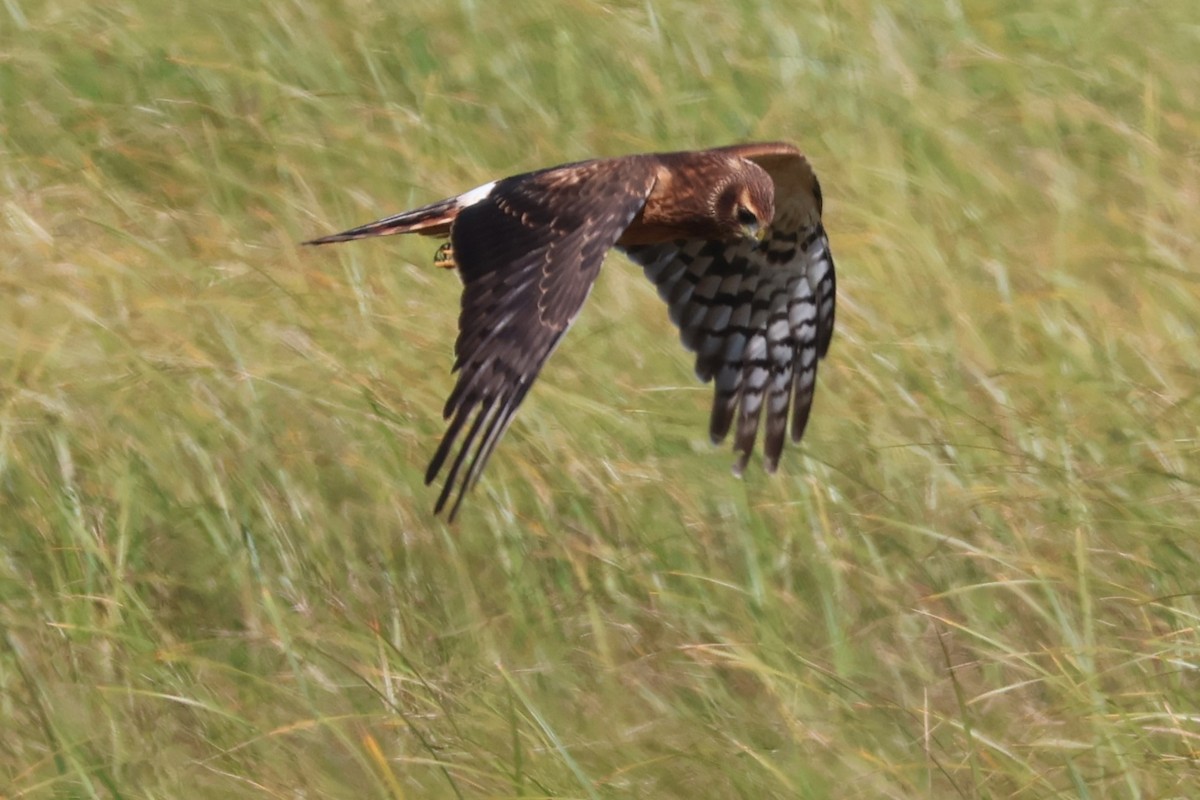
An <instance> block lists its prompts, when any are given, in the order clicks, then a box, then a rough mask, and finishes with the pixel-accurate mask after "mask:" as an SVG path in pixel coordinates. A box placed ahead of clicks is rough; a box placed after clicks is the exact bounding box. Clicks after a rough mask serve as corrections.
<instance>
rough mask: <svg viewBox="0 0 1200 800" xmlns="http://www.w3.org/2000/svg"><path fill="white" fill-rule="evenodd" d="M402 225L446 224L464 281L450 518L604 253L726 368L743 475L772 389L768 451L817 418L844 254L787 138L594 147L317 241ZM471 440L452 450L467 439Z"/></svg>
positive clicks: (446, 449) (726, 426) (434, 232)
mask: <svg viewBox="0 0 1200 800" xmlns="http://www.w3.org/2000/svg"><path fill="white" fill-rule="evenodd" d="M397 233H419V234H422V235H425V236H442V237H446V236H448V237H449V242H448V243H447V245H448V246H447V245H443V246H442V248H441V249H439V250H438V253H437V256H436V262H437V263H438V265H439V266H446V267H457V269H458V271H459V274H460V276H461V277H462V280H463V285H464V288H463V296H462V311H461V314H460V316H459V334H458V340H457V342H456V343H455V348H454V350H455V363H454V371H457V372H458V381H457V383H456V384H455V386H454V389H453V391H452V392H451V393H450V397H449V399H448V400H447V401H446V407H445V411H444V414H445V417H446V418H447V419H449V420H450V424H449V427H448V429H447V431H446V435H445V436H444V437H443V438H442V441H441V443H440V444H439V445H438V448H437V451H436V452H435V453H434V456H433V460H432V461H431V462H430V464H429V469H428V471H427V472H426V476H425V480H426V483H431V482H432V481H433V480H434V479H435V478H436V477H437V476H438V473H439V472H441V470H442V468H443V467H444V466H446V465H447V462H448V460H449V470H448V473H447V475H446V483H445V485H444V486H443V488H442V491H441V494H440V495H439V496H438V500H437V505H436V507H435V510H436V511H441V510H442V509H443V508H444V507H445V505H446V503H447V501H448V500H449V498H450V495H451V494H452V493H453V492H454V490H455V487H457V496H456V497H455V500H454V504H453V506H452V507H451V509H450V516H451V518H453V516H454V514H455V513H456V512H457V510H458V507H459V505H460V504H461V502H462V499H463V495H464V494H465V492H466V490H467V489H469V488H470V487H471V486H472V485H473V484H474V483H475V481H476V480H477V479H478V478H479V474H480V472H481V471H482V470H483V467H484V465H485V464H486V462H487V460H488V457H489V456H490V455H491V452H492V450H493V449H494V448H495V446H496V443H497V442H498V441H499V439H500V437H501V435H502V434H503V433H504V431H505V429H506V428H507V427H508V424H509V423H510V422H511V421H512V417H513V414H514V413H516V410H517V407H518V406H520V404H521V401H522V400H523V399H524V398H525V394H526V392H528V391H529V387H530V386H531V385H532V384H533V381H534V379H535V378H536V377H537V374H538V372H539V371H540V370H541V368H542V365H543V364H544V363H545V362H546V359H547V358H548V357H549V356H550V353H551V352H552V351H553V350H554V347H555V346H556V345H557V344H558V342H559V340H560V339H561V338H562V336H563V334H564V333H566V331H567V328H568V327H570V325H571V323H572V322H573V321H574V319H575V317H576V315H577V314H578V313H579V309H580V307H581V306H582V305H583V301H584V299H585V298H586V297H587V294H588V292H589V291H590V290H591V287H592V283H593V282H594V281H595V279H596V275H597V273H598V272H599V270H600V264H601V263H602V261H603V260H604V256H605V254H606V253H607V252H608V250H609V249H611V248H612V247H617V248H619V249H620V250H622V251H623V252H624V253H625V254H626V255H628V256H629V258H630V259H632V260H633V261H634V262H636V263H638V264H639V265H641V266H642V267H643V268H644V270H645V272H646V275H647V276H648V277H649V278H650V279H651V280H652V281H654V283H655V284H656V285H657V286H658V291H659V294H660V295H661V296H662V298H663V299H664V300H665V301H666V302H667V305H668V308H669V312H670V316H671V320H672V321H673V322H674V323H675V324H676V325H677V326H679V329H680V336H681V338H682V340H683V344H684V346H685V347H687V348H688V349H689V350H692V351H694V352H695V353H696V354H697V356H696V374H697V375H698V376H699V377H700V379H701V380H703V381H709V380H714V381H715V387H716V392H715V397H714V402H713V409H712V419H711V423H710V433H711V436H712V439H713V442H714V443H718V442H720V441H721V440H723V439H724V438H725V436H726V434H727V433H728V432H729V430H730V428H731V427H733V424H734V421H735V418H736V421H737V426H736V430H735V433H734V451H735V452H736V453H738V460H737V463H736V464H735V466H734V470H735V472H736V473H738V474H741V472H742V470H743V469H744V468H745V466H746V463H747V461H748V460H749V457H750V454H751V452H752V451H753V449H754V442H755V440H756V438H757V434H758V425H759V419H760V417H761V415H762V409H763V406H764V404H765V406H766V412H767V413H766V432H765V435H764V449H765V452H766V458H765V463H766V468H767V470H768V471H770V472H773V471H774V470H775V468H776V466H777V464H778V462H779V456H780V453H781V452H782V449H783V441H784V435H785V432H786V428H787V420H788V410H789V405H790V406H791V411H792V415H791V417H792V439H793V441H799V439H800V436H801V435H802V434H803V432H804V428H805V425H806V424H807V421H808V414H809V409H810V408H811V405H812V398H813V390H814V388H815V385H816V371H817V360H818V359H819V358H821V357H824V355H825V353H826V351H827V350H828V349H829V341H830V337H831V336H832V334H833V321H834V291H835V280H834V266H833V257H832V255H831V254H830V252H829V242H828V239H827V238H826V236H825V229H824V227H823V226H822V224H821V189H820V186H819V184H818V183H817V178H816V176H815V175H814V174H813V171H812V168H811V167H810V166H809V164H808V162H807V161H806V160H805V159H804V156H803V155H801V153H800V151H799V150H797V149H796V148H795V147H793V146H791V145H788V144H782V143H765V144H747V145H733V146H731V147H722V148H716V149H713V150H700V151H688V152H680V153H656V154H647V155H633V156H624V157H621V158H609V159H598V160H594V161H582V162H579V163H575V164H565V165H563V166H559V167H552V168H550V169H545V170H539V171H537V172H530V173H526V174H524V175H516V176H513V177H511V178H505V179H503V180H499V181H494V182H492V183H489V184H485V185H483V186H480V187H478V188H476V189H473V190H471V191H469V192H466V193H464V194H461V195H458V196H457V197H451V198H448V199H446V200H441V201H439V202H437V203H432V204H430V205H427V206H423V207H421V208H418V209H415V210H412V211H406V212H404V213H401V214H397V215H395V216H392V217H387V218H386V219H382V220H379V221H377V222H372V223H370V224H367V225H363V226H361V227H358V228H353V229H351V230H348V231H344V232H342V233H338V234H334V235H332V236H325V237H322V238H320V239H314V240H312V241H311V242H307V244H327V243H331V242H343V241H348V240H351V239H361V238H365V237H368V236H381V235H388V234H397ZM460 437H462V442H461V445H460V446H459V447H458V450H457V453H456V454H455V455H454V458H453V459H450V456H451V453H452V451H453V450H454V448H455V443H456V442H457V441H459V438H460Z"/></svg>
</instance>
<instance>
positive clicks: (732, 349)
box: [624, 215, 836, 475]
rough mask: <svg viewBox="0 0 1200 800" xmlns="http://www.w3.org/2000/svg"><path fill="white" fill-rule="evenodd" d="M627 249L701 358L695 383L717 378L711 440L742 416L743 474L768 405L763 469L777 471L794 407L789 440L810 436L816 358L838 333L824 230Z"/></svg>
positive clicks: (738, 446)
mask: <svg viewBox="0 0 1200 800" xmlns="http://www.w3.org/2000/svg"><path fill="white" fill-rule="evenodd" d="M785 221H786V215H785ZM624 249H625V252H626V253H627V255H628V256H629V257H630V258H631V259H632V260H633V261H635V262H636V263H638V264H640V265H641V266H642V267H643V268H644V269H645V272H646V276H647V277H648V278H650V280H652V281H653V282H654V283H655V285H656V286H657V287H658V293H659V296H661V297H662V298H663V300H665V301H666V303H667V306H668V309H669V313H670V316H671V321H672V322H674V323H675V324H676V325H677V326H678V327H679V333H680V338H681V339H682V341H683V345H684V347H686V348H687V349H689V350H691V351H693V352H695V353H696V375H697V377H699V378H700V380H702V381H704V382H708V381H710V380H711V381H715V394H714V397H713V408H712V418H711V421H710V423H709V434H710V435H711V437H712V440H713V443H714V444H717V443H720V442H721V441H723V440H724V439H725V437H726V435H727V434H728V433H729V430H730V428H731V427H732V425H733V422H734V419H735V417H736V419H737V428H736V431H735V433H734V442H733V449H734V452H736V453H737V454H738V460H737V463H736V464H735V465H734V472H735V473H737V474H739V475H740V474H741V473H742V471H743V470H744V469H745V467H746V463H747V462H748V461H749V458H750V455H751V453H752V452H753V450H754V442H755V439H756V438H757V435H758V428H759V421H760V418H761V416H762V411H763V408H764V406H765V408H766V432H765V435H764V441H763V450H764V454H765V466H766V469H767V471H768V472H774V471H775V469H776V467H777V466H778V464H779V456H780V453H781V452H782V451H783V443H784V438H785V433H786V429H787V420H788V410H789V406H790V407H791V412H792V413H791V418H792V426H791V430H792V441H799V440H800V437H801V436H802V435H803V434H804V428H805V426H806V425H807V423H808V415H809V411H810V409H811V408H812V401H813V391H814V389H815V388H816V380H817V361H818V359H820V358H823V357H824V356H825V353H826V352H827V351H828V349H829V343H830V339H831V337H832V335H833V322H834V294H835V288H836V287H835V274H834V265H833V256H832V255H831V253H830V251H829V241H828V239H827V237H826V235H825V229H824V227H823V226H822V225H821V224H820V222H819V221H817V222H816V224H815V225H809V226H806V227H802V228H800V229H794V230H793V229H789V228H783V229H781V228H780V227H777V226H774V225H773V226H772V228H771V230H770V231H769V233H768V235H767V237H766V238H765V239H764V240H763V241H762V242H758V241H756V240H752V239H741V240H738V241H735V242H731V243H724V242H714V241H705V240H701V239H684V240H678V241H674V242H671V243H669V244H658V245H641V246H634V247H628V248H624Z"/></svg>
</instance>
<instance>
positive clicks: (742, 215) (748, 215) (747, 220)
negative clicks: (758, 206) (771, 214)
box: [737, 206, 758, 225]
mask: <svg viewBox="0 0 1200 800" xmlns="http://www.w3.org/2000/svg"><path fill="white" fill-rule="evenodd" d="M737 221H738V223H739V224H741V225H757V224H758V217H757V216H756V215H755V213H754V212H753V211H751V210H750V209H748V208H746V207H745V206H738V208H737Z"/></svg>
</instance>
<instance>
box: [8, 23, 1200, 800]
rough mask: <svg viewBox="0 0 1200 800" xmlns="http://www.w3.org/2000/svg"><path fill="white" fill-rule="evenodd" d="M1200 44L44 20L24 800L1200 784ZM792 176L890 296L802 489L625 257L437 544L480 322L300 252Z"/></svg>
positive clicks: (18, 177) (370, 249)
mask: <svg viewBox="0 0 1200 800" xmlns="http://www.w3.org/2000/svg"><path fill="white" fill-rule="evenodd" d="M1198 52H1200V19H1198V17H1197V12H1196V9H1195V7H1194V4H1192V3H1189V2H1186V1H1185V0H1174V1H1171V0H1167V1H1165V2H1161V3H1153V4H1146V5H1136V4H1114V3H1106V2H1101V1H1100V0H1071V1H1070V2H1067V1H1066V0H1049V1H1048V2H1045V1H1042V2H1029V1H1027V0H1016V2H997V1H996V0H950V2H946V3H940V4H935V3H924V4H916V5H914V6H913V7H912V8H909V9H903V8H901V7H900V6H899V5H898V4H886V3H879V2H866V0H849V2H845V3H839V4H828V3H817V2H800V3H791V2H785V0H731V1H730V2H725V3H719V4H718V3H714V4H710V5H701V4H694V3H690V2H685V1H684V0H648V1H647V2H595V0H565V1H563V2H553V1H551V0H541V1H539V0H527V1H525V2H506V3H504V4H502V5H501V4H497V3H483V2H479V1H478V0H406V2H404V3H386V4H385V3H369V2H363V1H362V0H343V1H342V2H335V0H288V1H287V2H275V3H261V2H255V1H254V0H242V1H241V2H232V1H231V0H214V2H210V3H205V4H200V3H192V4H182V3H179V4H164V3H154V2H150V0H118V1H117V2H112V3H106V4H102V5H101V4H95V5H93V4H85V3H80V2H78V1H77V0H75V1H74V2H72V1H71V0H59V1H58V2H55V0H6V2H5V3H3V5H0V183H2V187H3V188H2V190H0V206H2V211H3V213H2V215H0V241H2V243H3V247H2V253H0V631H2V634H3V635H2V638H0V796H2V797H4V798H26V797H72V798H74V797H80V798H93V797H95V798H101V797H102V798H175V797H291V798H295V797H329V798H351V797H353V798H364V797H380V798H414V797H460V798H462V797H590V798H597V797H713V798H718V797H720V798H729V797H737V798H761V797H817V798H819V797H870V798H876V797H887V798H912V797H935V798H941V797H988V798H991V797H996V798H999V797H1078V798H1100V797H1130V798H1182V797H1189V796H1193V793H1194V791H1195V787H1196V786H1197V785H1200V783H1198V781H1200V766H1198V764H1200V762H1198V760H1197V759H1198V757H1200V672H1198V669H1200V637H1198V635H1197V624H1198V622H1200V602H1198V600H1197V591H1198V589H1200V585H1198V578H1197V575H1198V574H1200V564H1198V561H1200V547H1198V546H1197V527H1198V520H1200V487H1198V486H1197V481H1198V480H1200V470H1198V463H1200V462H1198V458H1197V456H1198V451H1200V444H1198V442H1200V423H1198V422H1197V420H1198V419H1200V408H1198V407H1197V406H1198V395H1200V343H1198V341H1197V325H1198V320H1200V282H1198V277H1200V273H1198V272H1197V263H1196V261H1197V255H1198V252H1197V239H1198V236H1200V229H1198V227H1197V219H1198V218H1200V146H1198V145H1197V142H1198V141H1200V112H1198V109H1200V60H1198V59H1197V58H1196V53H1198ZM752 139H786V140H791V141H795V142H797V143H798V144H800V145H801V146H802V147H803V148H804V149H805V150H806V151H807V152H808V153H809V155H810V157H811V160H812V161H813V162H814V164H815V165H816V168H817V170H818V173H819V174H820V176H821V178H822V182H823V184H824V187H825V196H826V224H827V227H828V229H829V231H830V236H831V239H832V242H833V248H834V253H835V256H836V257H837V260H838V266H839V270H840V275H839V290H840V296H839V328H838V331H837V333H836V336H835V339H834V345H833V348H832V350H831V353H830V358H829V360H828V361H827V362H826V363H825V366H824V368H823V370H822V374H821V380H820V385H819V389H818V393H817V400H816V408H815V411H814V415H813V419H812V423H811V425H810V428H809V432H808V434H807V436H806V438H805V441H804V443H803V445H802V446H801V447H798V448H791V449H790V450H789V451H787V452H786V453H785V456H784V460H783V464H782V466H781V471H780V474H779V475H777V476H774V477H767V476H764V475H763V474H762V472H761V470H759V469H753V470H750V471H748V474H747V478H746V479H745V480H744V481H737V480H734V479H733V478H731V477H730V475H729V472H728V466H729V464H730V463H731V462H732V456H731V455H730V454H729V453H728V452H727V451H715V450H713V449H711V448H710V447H709V445H708V444H707V441H706V437H705V431H706V421H707V409H708V400H709V392H710V390H709V388H708V387H699V386H696V385H695V383H694V380H693V377H692V374H691V359H690V357H689V356H688V355H687V354H686V353H685V352H684V351H683V350H682V348H681V347H680V346H679V345H678V343H677V339H676V335H675V332H674V331H673V330H672V328H671V326H670V324H669V323H668V321H667V319H666V314H665V311H664V309H663V308H662V306H661V303H660V302H659V300H658V299H657V297H656V296H655V294H654V291H653V289H652V288H651V287H650V286H649V285H648V283H647V282H646V281H645V280H644V279H643V278H642V277H641V276H640V274H639V271H638V270H637V269H635V268H632V267H631V266H630V265H629V264H627V263H625V262H624V261H623V260H622V259H621V258H619V257H617V256H614V257H613V258H612V259H610V262H611V263H610V264H609V266H608V267H607V268H606V269H605V271H604V273H603V274H602V276H601V279H600V282H599V285H598V287H597V290H596V291H595V292H594V293H593V295H592V298H591V300H590V301H589V303H588V305H587V306H586V307H585V310H584V313H583V315H582V317H581V320H580V322H579V324H578V325H577V326H576V327H575V329H574V330H573V331H572V333H571V335H570V336H569V337H567V339H566V341H565V344H564V346H563V347H562V348H561V349H560V350H559V352H558V353H557V354H556V355H555V356H554V358H553V359H552V362H551V365H550V367H549V368H548V369H547V371H546V374H545V376H543V379H542V380H541V381H540V382H539V383H538V385H537V386H536V388H535V390H534V391H533V392H532V394H531V396H530V398H529V400H528V401H527V402H526V404H525V407H524V408H523V409H522V412H521V414H519V415H518V418H517V421H516V423H515V424H514V426H513V428H512V429H511V430H510V432H509V434H508V435H507V437H506V439H505V441H504V442H503V443H502V445H501V447H500V448H499V450H498V452H497V454H496V457H495V459H494V460H493V462H492V463H491V465H490V467H489V469H488V471H487V473H486V474H485V476H484V479H483V481H482V483H481V484H480V486H479V487H478V488H477V490H476V491H475V492H474V493H473V495H472V496H471V497H470V498H469V499H468V503H467V505H466V507H465V508H464V511H463V513H462V515H461V518H460V520H459V522H458V523H457V524H455V525H454V526H447V525H445V524H444V522H443V521H441V520H440V519H437V518H434V517H432V516H431V514H430V507H431V505H432V500H433V497H434V495H433V493H432V491H431V490H430V489H427V488H426V487H424V486H423V485H422V481H421V478H422V474H423V471H424V467H425V464H426V462H427V459H428V458H429V456H430V455H431V453H432V450H433V447H434V443H435V441H436V437H437V436H438V435H440V433H441V430H442V422H441V419H440V410H441V405H442V402H443V398H444V397H445V395H446V393H447V391H448V389H449V387H450V385H451V377H450V376H449V374H448V369H449V366H450V362H451V348H452V343H453V338H454V327H455V319H456V316H457V297H458V282H457V281H456V280H455V279H454V278H453V276H451V275H448V274H445V273H442V272H440V271H437V270H434V269H432V268H431V266H430V261H431V257H432V253H433V249H434V247H435V246H436V245H435V244H431V243H429V242H427V241H422V240H417V241H405V240H398V239H391V240H386V241H376V242H371V243H357V244H353V245H346V246H343V247H340V248H338V249H336V250H333V249H322V250H319V251H309V250H302V249H300V248H298V247H297V246H296V243H297V242H298V241H300V240H302V239H306V238H309V237H312V236H314V235H318V234H321V233H326V232H330V231H333V230H338V229H341V228H344V227H347V226H349V225H352V224H357V223H360V222H365V221H367V220H370V219H374V218H376V217H378V216H381V215H382V214H385V213H391V212H395V211H399V210H402V209H404V208H406V207H408V206H410V205H414V204H418V203H422V202H426V201H429V200H433V199H437V198H440V197H442V196H446V195H450V194H453V193H456V192H458V191H461V190H464V189H466V188H469V187H471V186H474V185H477V184H479V183H482V182H485V181H487V180H491V179H492V178H495V177H499V176H502V175H506V174H511V173H514V172H518V171H522V170H527V169H532V168H536V167H540V166H545V165H548V164H553V163H559V162H563V161H568V160H572V159H578V158H584V157H588V156H591V155H617V154H623V153H628V152H637V151H645V150H660V149H683V148H692V147H705V146H710V145H716V144H724V143H728V142H734V141H743V140H752Z"/></svg>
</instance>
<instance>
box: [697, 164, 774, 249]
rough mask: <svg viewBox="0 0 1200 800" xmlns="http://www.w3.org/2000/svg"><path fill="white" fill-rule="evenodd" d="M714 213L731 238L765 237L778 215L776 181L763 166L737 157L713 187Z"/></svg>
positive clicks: (719, 224)
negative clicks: (722, 177)
mask: <svg viewBox="0 0 1200 800" xmlns="http://www.w3.org/2000/svg"><path fill="white" fill-rule="evenodd" d="M714 190H715V191H714V195H713V199H712V206H711V207H712V215H713V218H714V219H715V221H716V223H717V225H718V227H719V228H720V232H721V234H722V235H723V236H724V237H725V238H728V239H737V238H740V237H743V236H745V237H749V238H753V239H758V238H762V236H763V235H764V234H765V233H766V231H767V228H768V227H769V226H770V225H771V220H773V219H774V218H775V183H774V182H773V181H772V180H771V176H770V175H769V174H767V171H766V170H765V169H763V168H762V167H760V166H758V164H755V163H754V162H753V161H747V160H746V159H743V158H738V159H734V161H733V163H732V165H731V169H730V171H729V173H728V177H727V179H726V180H724V181H721V182H720V183H718V184H717V185H716V186H715V187H714Z"/></svg>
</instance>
